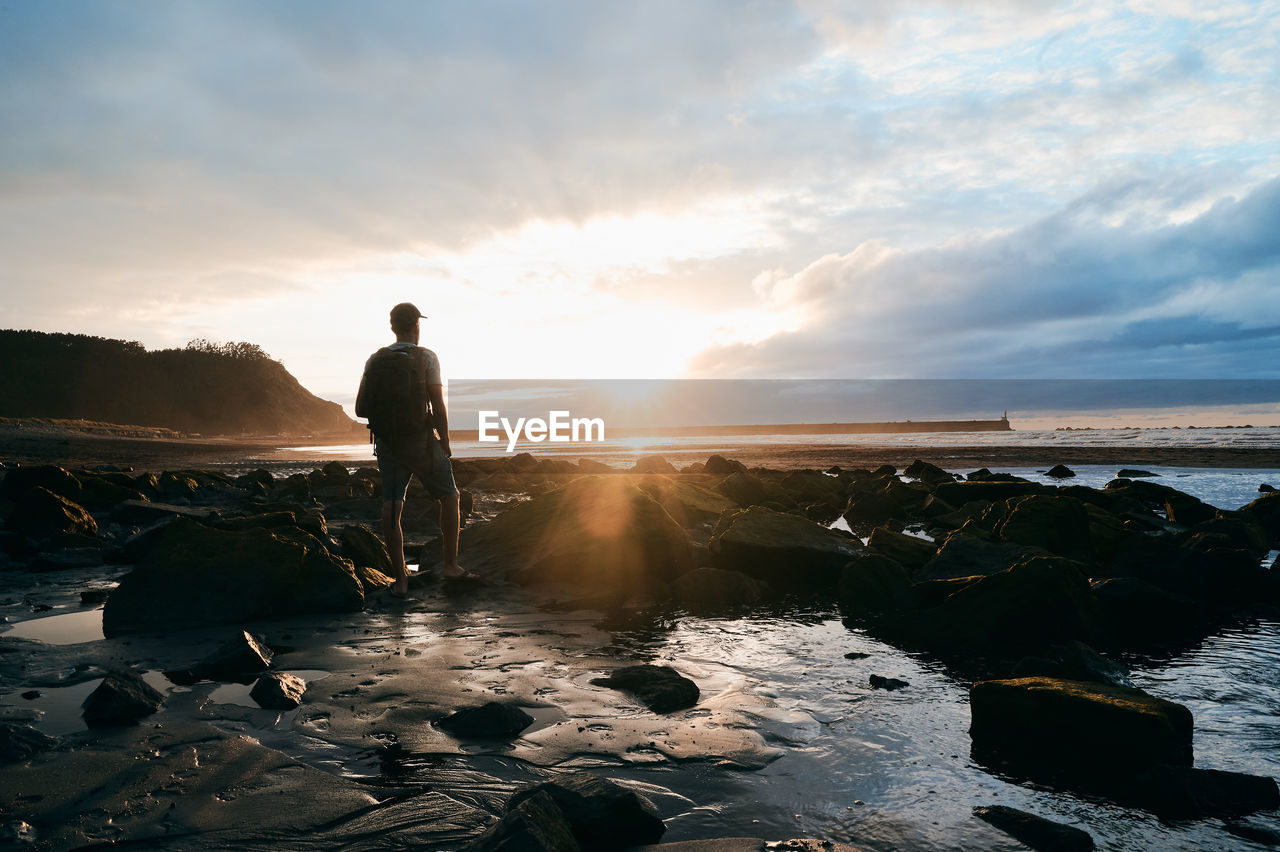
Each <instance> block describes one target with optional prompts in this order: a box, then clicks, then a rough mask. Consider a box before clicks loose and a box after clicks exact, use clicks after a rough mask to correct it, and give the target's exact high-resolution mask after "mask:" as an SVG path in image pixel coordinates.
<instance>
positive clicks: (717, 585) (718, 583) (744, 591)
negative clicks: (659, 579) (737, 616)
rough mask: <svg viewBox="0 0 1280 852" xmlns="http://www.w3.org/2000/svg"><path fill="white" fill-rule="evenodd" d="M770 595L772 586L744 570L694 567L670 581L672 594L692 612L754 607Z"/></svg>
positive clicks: (678, 602)
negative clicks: (745, 572)
mask: <svg viewBox="0 0 1280 852" xmlns="http://www.w3.org/2000/svg"><path fill="white" fill-rule="evenodd" d="M768 594H769V585H768V584H767V583H764V582H762V581H760V580H757V579H755V578H754V577H748V576H747V575H746V574H743V573H742V572H741V571H725V570H722V569H719V568H694V569H693V570H692V571H688V572H686V573H684V574H681V575H680V576H679V577H677V578H676V579H675V580H674V581H673V582H672V583H671V596H672V598H673V599H674V600H675V602H676V603H677V604H678V605H679V606H681V607H683V608H684V609H686V610H689V611H690V612H713V611H716V610H720V609H725V608H729V607H738V606H752V605H755V604H757V603H759V602H760V601H762V600H764V599H765V598H766V597H767V596H768Z"/></svg>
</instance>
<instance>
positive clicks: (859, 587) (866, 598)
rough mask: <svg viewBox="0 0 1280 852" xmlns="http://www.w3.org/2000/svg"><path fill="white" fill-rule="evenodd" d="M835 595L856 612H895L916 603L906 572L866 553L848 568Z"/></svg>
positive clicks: (841, 577)
mask: <svg viewBox="0 0 1280 852" xmlns="http://www.w3.org/2000/svg"><path fill="white" fill-rule="evenodd" d="M836 594H837V596H838V597H839V599H840V603H841V605H842V606H844V607H845V608H846V609H847V610H850V611H853V612H864V611H889V610H896V609H900V608H902V607H904V606H908V605H909V604H911V603H912V602H913V599H912V594H911V578H910V577H909V576H908V575H907V572H906V569H904V568H903V567H902V565H900V564H899V563H898V562H897V561H896V560H893V559H890V558H889V557H887V556H884V555H883V554H880V553H869V552H868V553H863V554H862V555H860V556H858V557H856V558H855V559H853V560H851V561H850V562H849V563H848V564H847V565H845V567H844V568H843V569H842V570H841V572H840V582H839V585H838V586H837V587H836Z"/></svg>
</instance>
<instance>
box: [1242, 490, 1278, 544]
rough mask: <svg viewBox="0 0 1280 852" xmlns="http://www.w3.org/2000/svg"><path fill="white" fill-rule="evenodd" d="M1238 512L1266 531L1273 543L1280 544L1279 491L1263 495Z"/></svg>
mask: <svg viewBox="0 0 1280 852" xmlns="http://www.w3.org/2000/svg"><path fill="white" fill-rule="evenodd" d="M1240 511H1241V512H1243V513H1245V514H1246V515H1249V516H1250V517H1252V518H1253V519H1254V520H1255V521H1256V522H1257V523H1258V525H1259V526H1261V527H1262V528H1263V529H1264V530H1266V531H1267V534H1268V535H1269V536H1271V541H1272V542H1273V543H1280V491H1276V492H1271V493H1268V494H1264V495H1263V496H1261V497H1259V498H1258V499H1257V500H1254V501H1253V502H1252V503H1250V504H1249V505H1247V506H1245V507H1244V508H1243V509H1241V510H1240Z"/></svg>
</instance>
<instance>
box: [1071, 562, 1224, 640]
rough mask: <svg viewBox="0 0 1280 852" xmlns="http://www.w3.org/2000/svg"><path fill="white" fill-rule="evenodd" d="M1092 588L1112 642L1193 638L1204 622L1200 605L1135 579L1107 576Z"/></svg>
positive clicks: (1105, 629) (1097, 581)
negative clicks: (1191, 636) (1190, 636)
mask: <svg viewBox="0 0 1280 852" xmlns="http://www.w3.org/2000/svg"><path fill="white" fill-rule="evenodd" d="M1091 586H1092V589H1093V595H1094V599H1095V600H1096V601H1097V602H1098V609H1099V613H1100V614H1101V616H1102V623H1103V629H1104V632H1105V633H1106V635H1107V636H1108V637H1109V638H1110V639H1111V641H1112V642H1113V643H1117V644H1121V645H1127V646H1139V647H1141V646H1146V645H1156V644H1159V643H1161V642H1165V641H1168V640H1171V639H1177V638H1180V637H1184V636H1189V635H1194V634H1195V633H1196V632H1197V631H1198V630H1199V629H1200V627H1201V625H1202V623H1203V620H1204V619H1203V614H1202V612H1201V605H1200V604H1198V603H1196V602H1195V601H1193V600H1191V599H1190V598H1186V597H1183V596H1182V595H1177V594H1174V593H1173V592H1170V591H1168V590H1166V589H1162V588H1160V587H1159V586H1156V585H1153V584H1151V583H1148V582H1147V581H1146V580H1142V579H1139V578H1137V577H1110V578H1107V579H1103V580H1095V581H1094V582H1093V583H1092V584H1091Z"/></svg>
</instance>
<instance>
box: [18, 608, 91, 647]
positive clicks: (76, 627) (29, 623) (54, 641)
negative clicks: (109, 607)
mask: <svg viewBox="0 0 1280 852" xmlns="http://www.w3.org/2000/svg"><path fill="white" fill-rule="evenodd" d="M0 635H4V636H12V637H13V638H15V639H34V640H35V641H37V642H43V643H45V644H46V645H75V644H78V643H80V642H96V641H97V640H99V639H102V638H104V637H103V635H102V607H97V608H96V609H85V610H78V611H76V612H67V613H62V614H60V615H46V616H45V617H43V618H31V619H28V620H26V621H21V622H18V623H17V624H15V625H14V626H13V629H12V630H9V631H7V632H6V633H4V634H0Z"/></svg>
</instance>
